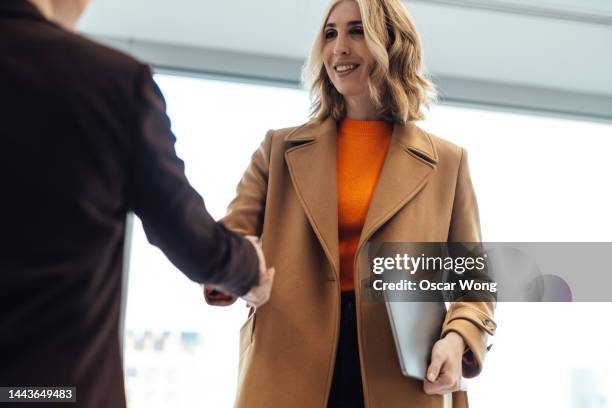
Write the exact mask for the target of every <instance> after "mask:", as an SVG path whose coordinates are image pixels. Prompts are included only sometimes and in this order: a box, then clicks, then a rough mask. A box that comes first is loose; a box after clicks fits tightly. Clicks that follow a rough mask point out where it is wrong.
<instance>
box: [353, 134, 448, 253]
mask: <svg viewBox="0 0 612 408" xmlns="http://www.w3.org/2000/svg"><path fill="white" fill-rule="evenodd" d="M437 162H438V155H437V152H436V150H435V147H434V145H433V142H432V140H431V138H430V136H429V135H428V134H427V133H425V132H424V131H422V130H421V129H419V128H418V127H417V126H415V125H414V124H412V123H407V124H405V125H399V124H398V125H395V127H394V129H393V135H392V139H391V143H390V145H389V151H388V153H387V157H386V159H385V163H384V165H383V168H382V171H381V174H380V177H379V179H378V183H377V184H376V188H375V189H374V194H373V196H372V200H371V201H370V208H369V210H368V215H367V217H366V220H365V223H364V225H363V229H362V232H361V238H360V240H359V247H360V246H361V245H362V244H363V243H364V242H365V241H367V240H368V239H369V238H370V237H371V236H372V235H373V234H374V232H376V230H377V229H378V228H380V226H381V225H383V224H384V223H385V222H387V221H388V220H389V219H390V218H391V217H393V216H394V215H395V214H396V213H397V212H398V211H399V210H400V209H401V208H402V207H404V206H405V205H406V204H407V203H408V202H409V201H410V200H411V199H412V198H413V197H414V196H415V195H416V194H417V193H418V192H419V191H420V190H421V189H422V188H423V186H425V184H426V183H427V179H428V177H429V175H430V173H431V172H432V171H433V170H434V168H435V166H436V163H437Z"/></svg>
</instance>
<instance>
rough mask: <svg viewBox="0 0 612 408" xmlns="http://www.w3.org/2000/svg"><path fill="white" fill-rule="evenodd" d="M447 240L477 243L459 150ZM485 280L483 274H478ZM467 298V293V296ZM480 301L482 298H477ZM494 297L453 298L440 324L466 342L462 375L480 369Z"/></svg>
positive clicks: (465, 166)
mask: <svg viewBox="0 0 612 408" xmlns="http://www.w3.org/2000/svg"><path fill="white" fill-rule="evenodd" d="M448 241H449V242H465V243H470V242H480V241H481V235H480V220H479V215H478V204H477V202H476V194H475V193H474V188H473V186H472V181H471V179H470V171H469V166H468V161H467V152H466V151H465V149H463V148H462V149H461V159H460V163H459V170H458V174H457V181H456V189H455V198H454V203H453V212H452V218H451V224H450V229H449V236H448ZM482 278H483V279H486V277H482ZM466 297H468V298H469V294H467V296H466ZM479 300H482V299H479ZM494 309H495V298H494V297H492V298H491V301H461V300H459V301H455V302H453V303H452V304H451V306H450V307H449V310H448V312H447V314H446V319H445V321H444V324H443V326H442V334H441V337H444V336H446V334H448V333H449V332H450V331H454V332H457V333H458V334H459V335H461V337H463V339H464V340H465V342H466V345H467V350H466V355H464V359H463V362H464V364H463V376H464V377H466V378H471V377H475V376H477V375H478V374H479V373H480V372H481V371H482V365H483V363H484V358H485V353H486V352H487V339H488V337H489V335H493V334H495V329H496V327H497V326H496V323H495V321H494V320H493V311H494Z"/></svg>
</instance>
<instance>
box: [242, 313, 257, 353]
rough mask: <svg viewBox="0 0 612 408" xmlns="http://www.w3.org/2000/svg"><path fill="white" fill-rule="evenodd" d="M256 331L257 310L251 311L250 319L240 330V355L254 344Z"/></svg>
mask: <svg viewBox="0 0 612 408" xmlns="http://www.w3.org/2000/svg"><path fill="white" fill-rule="evenodd" d="M254 330H255V308H253V307H252V308H251V310H249V317H248V318H247V320H246V322H244V324H243V325H242V327H241V328H240V354H243V353H244V351H245V350H246V349H247V348H248V347H249V346H250V345H251V343H252V342H253V331H254Z"/></svg>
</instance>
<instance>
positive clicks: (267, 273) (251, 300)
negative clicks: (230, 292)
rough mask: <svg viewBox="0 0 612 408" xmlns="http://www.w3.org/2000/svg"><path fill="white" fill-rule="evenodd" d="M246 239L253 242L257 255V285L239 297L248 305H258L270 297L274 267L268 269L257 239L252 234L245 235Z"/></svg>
mask: <svg viewBox="0 0 612 408" xmlns="http://www.w3.org/2000/svg"><path fill="white" fill-rule="evenodd" d="M245 238H246V239H248V240H249V242H251V244H253V247H255V251H256V252H257V257H258V258H259V285H258V286H255V287H253V288H251V290H250V291H249V292H248V293H247V294H246V295H243V296H241V297H240V298H241V299H243V300H245V301H246V302H247V306H249V307H255V308H257V307H260V306H262V305H264V304H265V303H266V302H267V301H268V299H270V293H271V292H272V283H273V282H274V268H270V269H268V268H267V266H266V259H265V258H264V254H263V251H262V249H261V245H260V244H259V239H258V238H257V237H254V236H252V235H247V236H245Z"/></svg>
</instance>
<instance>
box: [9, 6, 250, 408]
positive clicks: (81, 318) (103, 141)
mask: <svg viewBox="0 0 612 408" xmlns="http://www.w3.org/2000/svg"><path fill="white" fill-rule="evenodd" d="M174 142H175V138H174V136H173V135H172V133H171V131H170V122H169V120H168V118H167V116H166V114H165V104H164V101H163V98H162V96H161V93H160V91H159V89H158V88H157V86H156V85H155V83H154V82H153V79H152V77H151V72H150V69H149V68H148V67H147V66H146V65H143V64H141V63H139V62H137V61H135V60H134V59H132V58H130V57H128V56H126V55H123V54H121V53H119V52H117V51H113V50H111V49H108V48H106V47H103V46H101V45H98V44H96V43H94V42H91V41H89V40H87V39H85V38H83V37H81V36H78V35H76V34H74V33H71V32H68V31H65V30H63V29H62V28H60V27H59V26H57V25H55V24H53V23H51V22H49V21H47V20H45V19H44V18H43V16H42V15H41V14H40V13H39V12H38V10H37V9H35V7H34V6H32V5H31V4H30V3H28V2H27V1H25V0H2V1H0V237H1V238H0V387H2V386H25V385H35V386H76V387H77V400H78V404H77V405H75V404H68V405H66V406H68V407H72V408H74V407H76V406H79V407H87V408H95V407H112V408H120V407H123V406H125V392H124V387H123V382H124V380H123V373H122V363H121V357H120V347H119V330H118V322H119V314H120V310H119V309H120V298H121V282H122V280H121V272H122V261H123V246H124V233H125V219H126V215H127V214H128V212H129V211H134V212H135V213H136V214H137V215H138V216H139V217H140V219H141V220H142V222H143V225H144V228H145V230H146V233H147V237H148V239H149V241H150V242H151V243H152V244H154V245H156V246H158V247H159V248H161V249H162V250H163V251H164V253H165V254H166V255H167V256H168V258H169V259H170V260H171V261H172V262H173V263H174V264H175V265H176V266H177V267H178V268H179V269H180V270H182V271H183V272H184V273H185V274H186V275H187V276H188V277H189V278H190V279H192V280H194V281H196V282H200V283H206V282H208V283H212V284H214V285H215V286H219V287H221V288H224V290H225V291H228V292H229V293H233V294H234V295H242V294H244V293H246V292H247V291H248V290H249V289H250V288H251V287H252V286H253V285H255V284H256V283H257V282H258V261H257V257H256V254H255V252H254V251H253V249H252V247H251V245H250V244H249V243H248V242H247V241H246V240H244V239H243V238H240V237H238V236H235V235H233V234H231V233H229V232H228V231H227V230H226V229H225V227H223V226H222V225H221V224H218V223H216V222H215V221H214V220H213V219H212V218H211V217H210V215H209V214H208V213H207V212H206V209H205V207H204V203H203V201H202V199H201V197H200V196H199V195H198V194H197V193H196V191H195V190H194V189H193V188H192V187H191V186H190V185H189V183H188V181H187V179H186V177H185V174H184V166H183V162H182V161H181V160H180V159H179V158H178V157H177V156H176V153H175V150H174ZM38 405H40V404H38ZM38 405H35V406H38ZM19 406H20V407H25V406H26V405H19ZM54 406H57V405H54Z"/></svg>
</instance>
